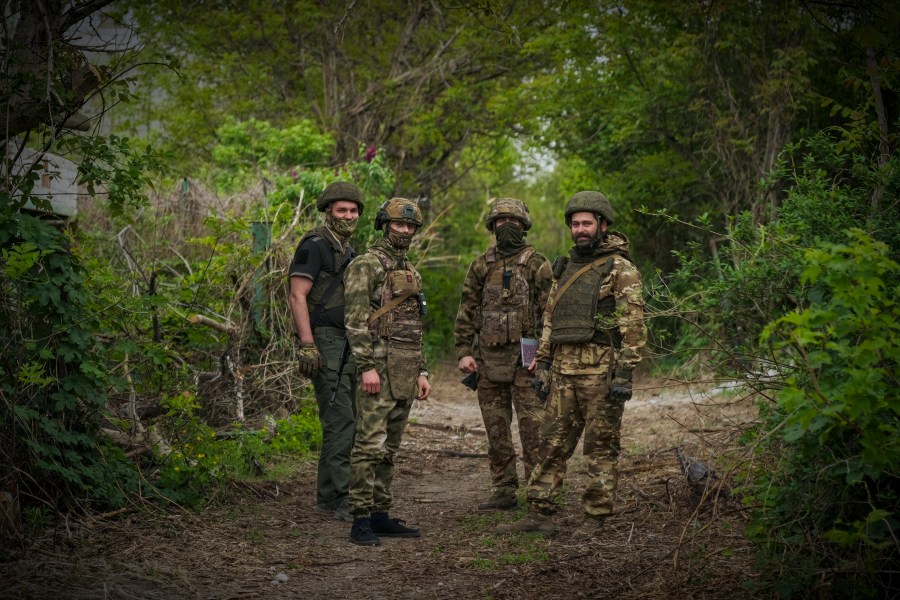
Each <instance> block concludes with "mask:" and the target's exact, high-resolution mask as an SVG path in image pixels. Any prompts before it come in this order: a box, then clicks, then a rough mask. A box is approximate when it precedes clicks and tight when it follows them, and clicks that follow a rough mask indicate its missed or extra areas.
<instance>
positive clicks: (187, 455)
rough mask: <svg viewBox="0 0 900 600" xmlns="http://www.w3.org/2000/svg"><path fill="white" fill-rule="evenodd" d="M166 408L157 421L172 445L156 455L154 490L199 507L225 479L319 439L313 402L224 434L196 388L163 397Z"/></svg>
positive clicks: (258, 470) (250, 472)
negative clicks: (208, 418)
mask: <svg viewBox="0 0 900 600" xmlns="http://www.w3.org/2000/svg"><path fill="white" fill-rule="evenodd" d="M162 404H163V406H164V407H165V408H166V413H165V414H164V415H163V416H162V417H160V418H159V419H158V420H157V423H156V426H157V427H158V428H159V430H160V432H161V433H162V434H164V437H165V439H166V440H168V443H169V446H170V448H171V451H170V452H168V453H166V454H162V455H160V457H159V459H158V460H159V463H160V464H159V475H158V479H157V481H156V484H157V491H158V492H159V493H160V494H162V495H163V496H165V497H167V498H170V499H172V500H176V501H178V502H180V503H184V504H187V505H189V506H192V507H197V508H198V507H200V506H201V505H202V503H203V502H204V501H205V500H206V499H207V498H209V497H210V495H211V493H212V492H213V491H215V490H216V489H217V488H218V487H219V486H221V485H223V484H224V483H226V482H228V481H233V480H238V479H247V478H253V477H258V476H260V475H262V474H263V473H264V470H263V465H264V464H267V461H270V460H275V461H291V460H296V459H299V458H303V457H306V456H308V455H309V453H310V452H312V451H313V450H316V449H318V448H320V447H321V445H322V430H321V426H320V424H319V420H318V414H317V412H316V410H315V405H314V404H313V403H307V404H306V405H305V406H304V408H303V410H302V411H301V412H299V413H298V414H294V415H290V416H289V417H288V418H286V419H279V420H277V421H272V422H271V430H270V426H268V425H266V426H263V427H262V428H261V429H260V430H259V431H250V430H246V429H244V428H242V427H239V426H238V427H235V428H233V429H232V430H231V431H228V432H226V433H225V434H217V433H216V431H215V430H214V429H213V428H212V427H210V426H209V425H207V424H206V423H204V422H203V421H202V420H201V418H200V416H199V414H198V413H199V409H200V404H199V402H198V401H197V398H196V396H195V395H194V394H192V393H190V392H182V393H180V394H176V395H174V396H168V397H165V398H164V399H163V401H162Z"/></svg>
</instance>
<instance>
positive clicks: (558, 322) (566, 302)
mask: <svg viewBox="0 0 900 600" xmlns="http://www.w3.org/2000/svg"><path fill="white" fill-rule="evenodd" d="M616 254H620V253H618V252H617V253H616ZM584 266H585V263H575V262H573V261H568V264H566V266H565V269H564V270H563V272H562V275H561V276H560V277H559V283H558V285H563V284H565V283H566V281H568V280H569V278H570V277H572V275H573V274H574V273H575V272H576V271H578V270H579V269H581V268H582V267H584ZM612 267H613V259H612V258H610V259H609V260H607V261H606V262H605V263H604V264H602V265H600V266H598V267H596V268H593V269H589V270H588V271H586V272H584V273H582V274H581V275H580V276H579V277H578V279H576V280H575V281H573V282H572V284H571V285H570V286H569V287H568V289H567V290H565V292H564V293H563V295H562V296H560V297H557V298H555V299H554V301H553V308H552V313H551V320H552V323H553V327H552V329H551V331H550V342H551V343H553V344H582V343H585V342H592V343H595V344H603V345H605V346H613V347H615V348H621V347H622V334H621V333H620V332H619V328H618V327H617V326H616V325H615V314H616V298H615V296H614V295H613V294H612V293H610V294H609V295H607V296H604V297H603V298H599V295H600V286H601V285H602V284H603V281H604V280H605V279H606V277H607V276H608V275H609V273H610V272H611V271H612ZM597 317H599V320H600V321H601V322H606V323H608V324H609V326H608V327H603V326H602V325H601V324H599V323H598V322H597V321H596V320H595V318H597Z"/></svg>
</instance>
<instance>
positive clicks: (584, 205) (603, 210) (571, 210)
mask: <svg viewBox="0 0 900 600" xmlns="http://www.w3.org/2000/svg"><path fill="white" fill-rule="evenodd" d="M577 212H589V213H594V214H595V215H600V216H601V217H603V218H604V219H606V223H607V225H612V224H613V210H612V205H610V203H609V200H607V199H606V196H604V195H603V194H601V193H600V192H578V193H577V194H575V195H574V196H572V197H571V198H570V199H569V203H568V204H567V205H566V225H572V215H573V214H575V213H577Z"/></svg>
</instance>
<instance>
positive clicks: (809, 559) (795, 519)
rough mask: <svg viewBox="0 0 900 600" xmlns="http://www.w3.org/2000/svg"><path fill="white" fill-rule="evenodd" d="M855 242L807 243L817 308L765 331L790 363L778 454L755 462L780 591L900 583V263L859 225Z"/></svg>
mask: <svg viewBox="0 0 900 600" xmlns="http://www.w3.org/2000/svg"><path fill="white" fill-rule="evenodd" d="M849 238H850V239H849V241H848V243H846V244H833V243H822V244H820V245H819V246H818V247H815V248H811V249H809V250H808V251H807V252H806V253H805V260H806V268H805V269H804V271H803V276H802V279H803V283H805V284H808V285H810V286H811V287H812V289H814V290H816V294H815V299H814V300H813V302H812V303H811V305H810V306H809V308H806V309H802V310H801V309H798V310H795V311H792V312H790V313H788V314H786V315H784V316H783V317H781V318H779V319H777V320H775V321H774V322H772V323H770V324H769V325H768V326H767V327H766V328H765V331H764V332H763V335H762V340H763V342H765V343H770V344H772V347H773V350H774V352H775V354H776V357H777V360H778V363H779V364H780V365H783V367H784V368H786V369H788V370H789V372H788V373H787V374H786V375H787V376H786V379H785V387H784V388H783V389H781V390H780V391H779V392H778V395H777V404H776V405H775V407H773V409H772V410H771V411H770V412H769V414H768V419H767V426H766V427H765V430H768V431H774V430H775V429H776V428H780V429H781V431H782V433H781V438H780V439H778V438H775V439H772V438H768V439H769V440H771V441H768V442H766V441H764V440H762V439H760V440H758V441H759V442H760V443H761V444H762V446H761V447H762V448H765V447H766V445H767V444H769V445H770V446H769V448H768V450H770V451H775V454H774V455H775V456H777V457H778V458H777V461H778V462H777V463H776V464H775V465H770V464H766V463H765V462H762V463H760V464H759V465H758V466H757V467H756V468H755V469H754V470H753V471H752V472H751V473H749V474H748V475H749V477H750V480H749V483H748V484H747V485H746V486H745V489H744V491H745V492H746V493H747V496H746V499H745V500H746V501H747V502H749V503H758V508H756V509H755V510H754V512H753V515H752V520H751V525H750V527H749V530H748V532H749V534H750V536H751V538H752V539H753V540H754V541H755V542H757V543H758V544H759V548H760V555H759V557H760V561H761V565H760V566H761V572H763V573H765V574H766V578H765V579H766V581H765V584H766V585H769V586H771V588H772V590H773V591H776V592H778V593H779V594H781V595H790V594H792V593H795V592H801V591H802V592H803V593H809V591H810V590H818V591H817V592H815V593H816V594H819V593H827V594H829V595H831V596H833V597H855V598H880V597H887V596H889V595H891V594H890V593H887V592H888V590H892V591H893V593H894V594H896V593H897V591H898V590H900V582H898V581H897V580H896V579H891V575H890V571H891V568H890V565H892V564H896V563H897V560H898V559H900V547H898V544H897V530H898V527H900V498H898V488H897V483H896V482H897V480H898V476H900V468H898V466H900V444H898V441H897V440H900V398H898V396H897V389H898V388H900V381H898V379H897V374H898V373H900V322H898V316H900V310H898V305H897V302H896V298H898V297H900V267H898V264H897V263H896V262H894V261H892V260H891V259H890V258H888V256H887V253H888V248H887V246H886V245H885V244H883V243H881V242H876V241H874V240H872V238H871V237H870V236H868V235H866V234H865V233H863V232H862V231H860V230H858V229H853V230H851V231H850V233H849Z"/></svg>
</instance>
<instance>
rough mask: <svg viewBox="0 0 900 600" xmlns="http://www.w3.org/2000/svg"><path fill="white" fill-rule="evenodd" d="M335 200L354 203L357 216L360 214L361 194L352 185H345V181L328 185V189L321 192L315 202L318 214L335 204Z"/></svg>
mask: <svg viewBox="0 0 900 600" xmlns="http://www.w3.org/2000/svg"><path fill="white" fill-rule="evenodd" d="M336 200H348V201H350V202H356V205H357V206H358V207H359V214H362V211H363V199H362V192H360V191H359V188H358V187H356V186H355V185H353V184H352V183H347V182H346V181H335V182H332V183H329V184H328V187H326V188H325V191H323V192H322V194H321V195H320V196H319V198H318V199H317V200H316V208H318V209H319V212H325V209H326V208H328V207H329V205H331V203H332V202H335V201H336Z"/></svg>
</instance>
